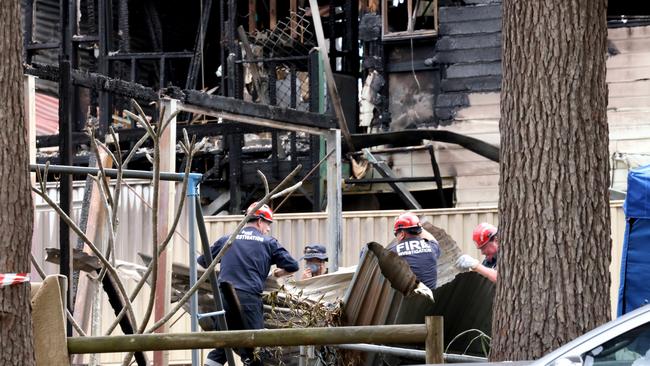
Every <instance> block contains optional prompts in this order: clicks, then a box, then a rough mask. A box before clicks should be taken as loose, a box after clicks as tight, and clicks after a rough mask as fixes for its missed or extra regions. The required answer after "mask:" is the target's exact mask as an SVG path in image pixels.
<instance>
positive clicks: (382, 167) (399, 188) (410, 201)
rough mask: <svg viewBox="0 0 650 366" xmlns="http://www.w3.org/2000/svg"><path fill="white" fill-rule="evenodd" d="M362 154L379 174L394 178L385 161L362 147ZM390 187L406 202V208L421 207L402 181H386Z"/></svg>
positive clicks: (414, 208) (415, 208)
mask: <svg viewBox="0 0 650 366" xmlns="http://www.w3.org/2000/svg"><path fill="white" fill-rule="evenodd" d="M363 152H364V155H365V156H366V159H368V161H369V162H370V164H372V166H373V167H374V168H375V169H377V171H378V172H379V174H380V175H381V176H382V177H384V178H392V179H394V178H396V176H395V173H393V170H392V169H391V168H390V167H389V166H388V164H386V162H385V161H380V160H377V159H375V157H374V156H373V155H372V153H371V152H370V150H368V149H364V150H363ZM387 183H388V184H389V185H390V186H391V188H393V190H394V191H395V193H397V195H398V196H399V197H400V198H401V199H402V201H404V203H405V204H406V206H407V208H409V209H413V210H419V209H421V208H422V206H421V205H420V203H419V202H418V201H417V200H416V199H415V197H413V195H412V194H411V192H410V191H409V190H408V188H406V185H405V184H404V183H402V182H390V181H389V182H387Z"/></svg>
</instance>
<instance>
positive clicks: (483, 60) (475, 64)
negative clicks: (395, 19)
mask: <svg viewBox="0 0 650 366" xmlns="http://www.w3.org/2000/svg"><path fill="white" fill-rule="evenodd" d="M429 62H431V63H432V64H436V65H439V66H440V69H441V74H442V79H441V82H440V85H441V91H440V94H439V95H438V96H437V99H436V106H435V112H436V113H435V114H436V118H437V119H438V120H439V121H440V124H441V125H448V124H451V123H453V121H454V120H455V119H456V117H457V112H458V110H459V109H461V108H465V107H469V106H470V105H471V104H470V103H469V101H470V99H471V98H469V94H472V93H489V92H495V91H499V90H500V89H501V2H500V1H497V0H482V1H481V0H475V1H472V2H471V3H469V4H467V5H465V6H449V7H441V8H440V32H439V40H438V42H437V44H436V54H435V56H434V57H433V58H431V59H430V60H429Z"/></svg>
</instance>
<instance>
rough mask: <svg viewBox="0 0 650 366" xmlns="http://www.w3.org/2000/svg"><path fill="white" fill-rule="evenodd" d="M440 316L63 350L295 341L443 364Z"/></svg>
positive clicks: (87, 344) (85, 342)
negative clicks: (416, 354) (409, 351)
mask: <svg viewBox="0 0 650 366" xmlns="http://www.w3.org/2000/svg"><path fill="white" fill-rule="evenodd" d="M442 329H443V321H442V317H438V316H432V317H427V319H426V322H425V324H408V325H369V326H351V327H329V328H293V329H268V330H266V329H260V330H233V331H223V332H201V333H155V334H138V335H119V336H117V335H116V336H108V337H69V338H68V352H69V353H70V354H80V353H111V352H136V351H159V350H181V349H202V348H215V347H223V348H239V347H246V348H251V347H274V346H301V345H338V344H353V343H371V344H422V343H424V344H425V352H426V362H427V363H442V362H443V355H442V352H443V331H442Z"/></svg>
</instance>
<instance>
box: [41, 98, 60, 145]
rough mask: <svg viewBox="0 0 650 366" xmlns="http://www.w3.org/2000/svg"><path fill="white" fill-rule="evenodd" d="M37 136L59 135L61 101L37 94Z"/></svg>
mask: <svg viewBox="0 0 650 366" xmlns="http://www.w3.org/2000/svg"><path fill="white" fill-rule="evenodd" d="M35 104H36V135H37V136H39V135H56V134H58V133H59V99H58V98H55V97H51V96H49V95H45V94H41V93H36V103H35Z"/></svg>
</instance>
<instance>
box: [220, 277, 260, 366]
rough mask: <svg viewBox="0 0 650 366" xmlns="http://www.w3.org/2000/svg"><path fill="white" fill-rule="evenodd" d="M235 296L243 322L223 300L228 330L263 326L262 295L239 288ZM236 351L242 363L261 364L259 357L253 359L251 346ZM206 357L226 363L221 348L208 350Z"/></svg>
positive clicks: (233, 307) (233, 308) (256, 365)
mask: <svg viewBox="0 0 650 366" xmlns="http://www.w3.org/2000/svg"><path fill="white" fill-rule="evenodd" d="M237 297H239V304H240V305H241V310H242V318H243V319H242V321H243V324H241V323H240V322H239V321H238V317H237V315H236V314H235V313H233V312H234V311H235V306H231V305H230V304H229V303H228V301H224V304H223V307H224V310H226V322H228V330H242V329H262V328H264V307H263V304H262V297H261V296H260V295H258V294H251V293H250V292H245V291H240V290H237ZM231 309H232V310H231ZM237 351H238V353H239V355H240V356H241V360H242V362H243V363H244V365H255V366H258V365H259V366H261V365H263V363H262V361H261V360H260V359H257V360H256V359H255V357H254V355H253V349H252V348H240V349H238V350H237ZM208 358H209V359H210V360H213V361H216V362H219V363H221V364H225V363H226V353H225V352H224V350H223V349H221V348H216V349H213V350H212V351H210V353H208ZM258 358H259V357H258Z"/></svg>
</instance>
